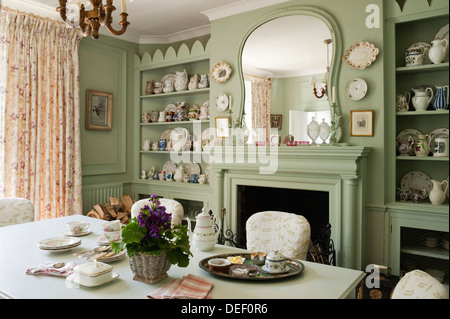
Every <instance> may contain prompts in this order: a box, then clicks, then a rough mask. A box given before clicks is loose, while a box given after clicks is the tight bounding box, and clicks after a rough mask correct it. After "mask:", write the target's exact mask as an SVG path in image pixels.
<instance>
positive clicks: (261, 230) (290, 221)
mask: <svg viewBox="0 0 450 319" xmlns="http://www.w3.org/2000/svg"><path fill="white" fill-rule="evenodd" d="M246 232H247V249H248V250H250V251H262V252H265V253H270V252H272V251H278V252H280V253H282V254H283V255H284V256H285V257H286V258H291V259H301V260H305V259H306V255H307V252H308V247H309V244H310V241H311V227H310V225H309V222H308V220H307V219H306V218H305V217H303V216H301V215H296V214H292V213H286V212H277V211H266V212H259V213H255V214H253V215H252V216H250V218H249V219H248V220H247V223H246Z"/></svg>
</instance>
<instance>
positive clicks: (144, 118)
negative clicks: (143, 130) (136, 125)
mask: <svg viewBox="0 0 450 319" xmlns="http://www.w3.org/2000/svg"><path fill="white" fill-rule="evenodd" d="M150 121H151V115H150V114H149V113H147V112H144V113H142V123H150Z"/></svg>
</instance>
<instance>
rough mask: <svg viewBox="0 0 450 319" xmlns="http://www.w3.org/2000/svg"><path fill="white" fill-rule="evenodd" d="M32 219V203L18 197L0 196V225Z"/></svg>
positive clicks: (27, 221) (26, 221)
mask: <svg viewBox="0 0 450 319" xmlns="http://www.w3.org/2000/svg"><path fill="white" fill-rule="evenodd" d="M32 221H34V206H33V203H32V202H31V201H30V200H28V199H26V198H20V197H5V198H0V227H3V226H9V225H15V224H23V223H29V222H32Z"/></svg>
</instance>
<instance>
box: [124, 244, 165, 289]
mask: <svg viewBox="0 0 450 319" xmlns="http://www.w3.org/2000/svg"><path fill="white" fill-rule="evenodd" d="M129 260H130V267H131V271H132V272H133V274H134V277H133V279H134V280H137V281H142V282H145V283H148V284H154V283H156V282H158V281H160V280H163V279H164V278H166V277H167V271H168V270H169V269H170V266H171V264H170V263H169V261H168V260H167V258H166V252H165V251H163V252H162V253H161V255H159V256H150V255H146V254H141V253H137V254H135V255H134V256H133V257H130V258H129Z"/></svg>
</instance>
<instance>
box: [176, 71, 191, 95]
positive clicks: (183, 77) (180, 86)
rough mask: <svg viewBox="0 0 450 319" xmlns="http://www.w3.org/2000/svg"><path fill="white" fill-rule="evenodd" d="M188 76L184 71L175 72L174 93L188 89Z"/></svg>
mask: <svg viewBox="0 0 450 319" xmlns="http://www.w3.org/2000/svg"><path fill="white" fill-rule="evenodd" d="M188 81H189V80H188V75H187V72H186V70H183V71H177V72H176V75H175V91H184V90H187V87H188Z"/></svg>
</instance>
